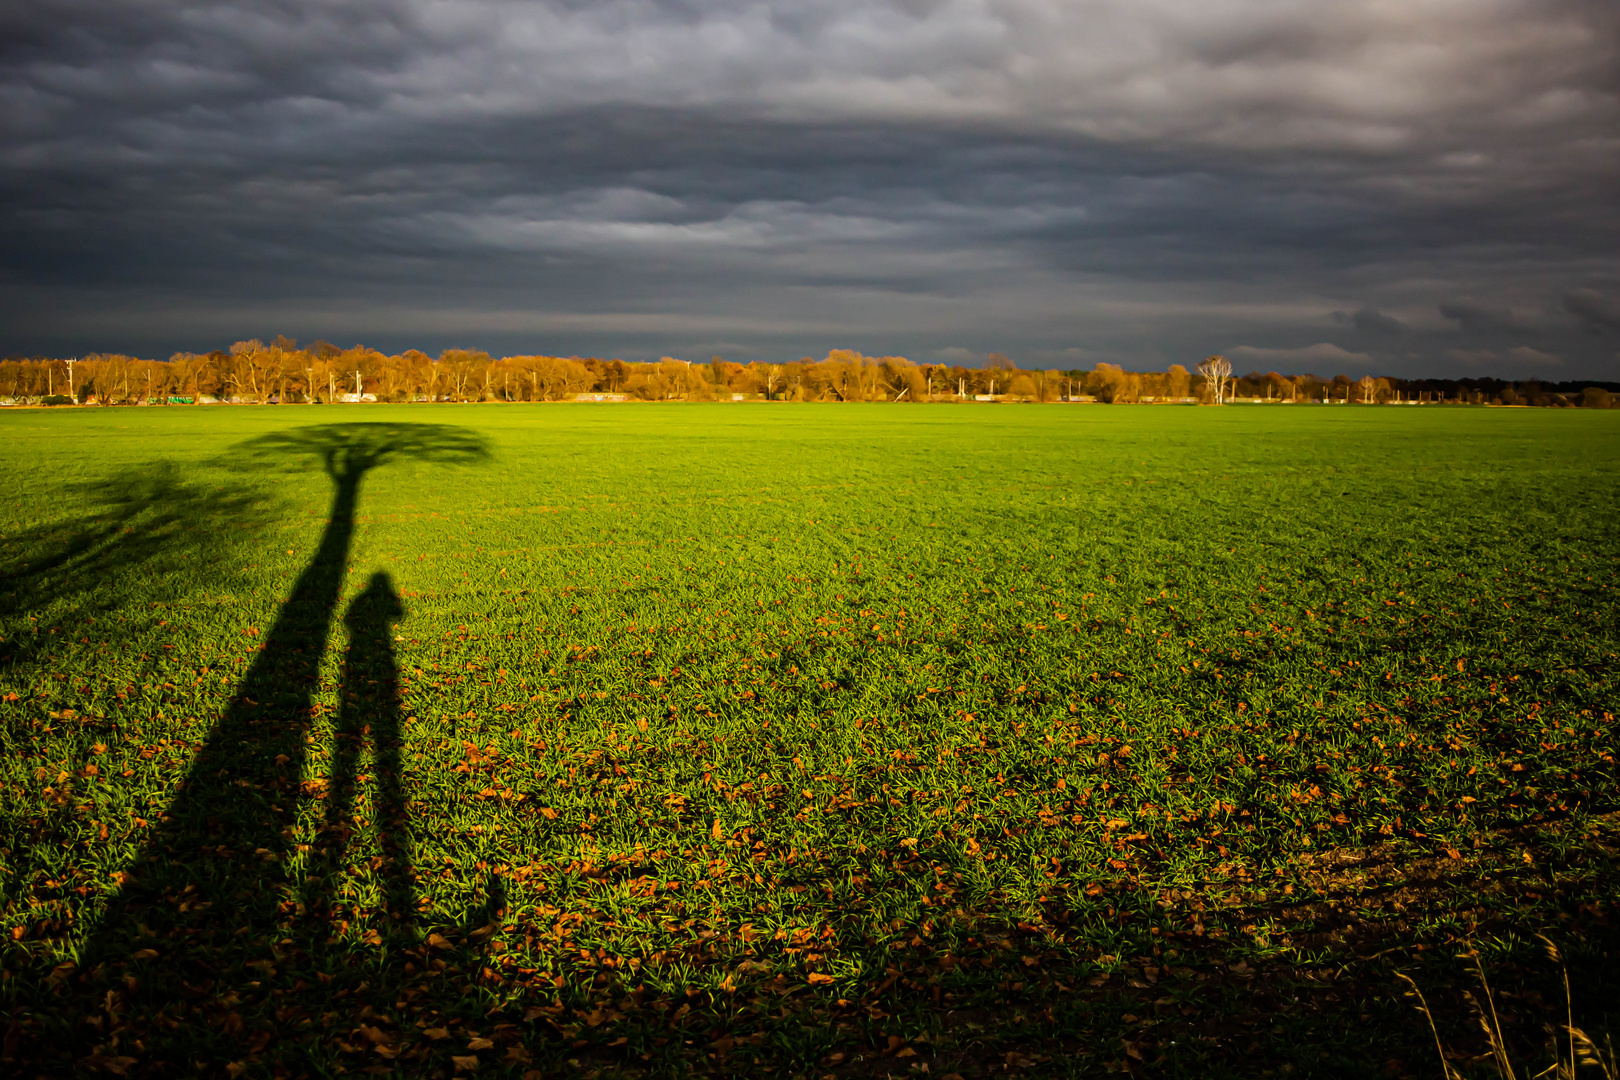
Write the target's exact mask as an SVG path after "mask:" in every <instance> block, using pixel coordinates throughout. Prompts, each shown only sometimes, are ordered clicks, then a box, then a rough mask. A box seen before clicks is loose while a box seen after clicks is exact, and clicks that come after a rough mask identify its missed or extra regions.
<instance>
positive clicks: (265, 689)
mask: <svg viewBox="0 0 1620 1080" xmlns="http://www.w3.org/2000/svg"><path fill="white" fill-rule="evenodd" d="M487 457H488V453H487V450H486V449H485V447H484V444H483V442H482V441H481V440H480V439H479V437H478V436H476V435H475V434H473V433H471V432H468V431H467V430H465V429H463V428H457V427H452V426H448V425H440V424H397V423H396V424H327V425H318V426H312V427H304V428H295V429H291V430H289V431H283V432H276V433H273V434H270V435H266V436H262V437H260V438H256V439H252V440H249V441H247V442H245V443H242V444H239V445H238V446H236V447H233V448H232V450H231V451H230V454H229V457H228V460H229V461H230V462H231V463H233V464H235V465H239V466H242V467H261V468H263V467H271V468H280V467H288V466H294V467H295V466H297V465H298V464H300V462H301V461H303V462H307V461H309V460H311V459H313V460H314V461H315V462H318V463H319V466H320V467H321V468H322V469H324V471H325V472H326V474H327V475H328V477H330V479H331V481H332V485H333V494H332V504H331V512H330V514H329V517H328V520H327V524H326V528H325V530H324V532H323V534H322V536H321V539H320V542H319V544H318V546H317V548H316V550H315V554H314V556H313V557H312V558H311V560H310V562H309V564H308V565H307V566H306V567H305V569H304V570H303V572H302V573H301V574H300V575H299V577H298V579H297V581H296V582H295V584H294V585H293V588H292V590H291V592H290V594H289V595H288V597H287V600H286V601H285V603H284V604H283V605H282V607H281V609H280V611H279V612H278V614H277V617H276V620H275V623H274V625H273V626H272V627H271V628H270V630H269V631H268V632H267V633H266V635H265V636H264V639H263V644H262V646H261V647H260V648H259V651H258V653H257V655H256V656H255V657H254V659H253V661H252V663H251V665H250V666H249V669H248V671H247V672H246V674H245V675H244V676H243V678H242V680H241V681H240V683H239V684H238V685H237V687H236V689H235V692H234V695H233V697H232V699H231V701H230V704H229V705H228V706H227V708H226V709H225V711H224V714H223V715H222V716H221V718H220V720H219V722H218V724H217V725H216V726H215V727H214V729H213V730H212V731H211V732H210V734H209V737H208V739H207V741H206V743H205V745H204V746H203V747H202V749H200V750H199V751H198V752H197V753H196V755H195V757H194V758H193V760H192V762H191V764H190V768H189V770H188V772H187V775H186V776H185V778H184V779H183V780H182V781H181V782H180V785H179V788H178V791H177V793H176V794H175V796H174V798H173V800H172V801H171V802H170V804H169V806H168V808H167V810H166V811H165V813H164V814H163V816H162V818H161V819H160V821H159V822H158V823H157V826H158V827H157V828H156V829H155V830H153V833H154V834H153V836H152V838H151V839H150V840H149V841H148V842H147V843H146V844H145V845H144V846H143V847H142V849H141V850H140V852H139V854H138V855H137V856H136V858H135V859H134V861H133V862H132V863H131V864H130V865H129V867H128V869H127V870H126V871H125V872H124V873H123V875H122V882H121V887H120V889H119V891H118V893H117V894H116V895H115V896H114V897H113V898H112V899H111V900H110V901H109V903H108V904H107V906H106V908H105V910H104V912H103V914H102V917H101V918H100V919H99V920H98V921H97V923H96V925H95V927H94V929H93V930H92V931H91V932H90V934H89V936H88V938H87V939H86V940H85V943H84V945H83V947H82V948H81V949H80V951H79V956H80V964H79V972H80V975H79V976H78V978H77V980H76V983H75V986H76V988H77V989H78V990H79V991H80V992H82V993H88V994H90V995H91V996H92V998H97V997H98V996H99V995H100V994H101V993H102V992H104V991H105V988H106V985H107V982H108V980H110V979H112V978H113V977H115V976H116V978H117V979H119V980H121V981H122V989H118V990H116V994H117V995H121V997H120V1007H121V1008H123V1009H125V1010H131V1011H138V1012H142V1013H147V1014H160V1013H164V1012H165V1010H168V1011H176V1010H178V1012H180V1013H182V1014H184V1013H188V1012H190V1011H193V1010H198V1011H200V1015H198V1016H196V1019H199V1020H201V1021H203V1022H201V1023H199V1024H198V1025H197V1029H196V1031H195V1032H194V1033H191V1034H188V1035H187V1038H185V1039H182V1040H181V1042H182V1043H188V1042H189V1043H191V1044H192V1045H194V1046H195V1047H196V1048H197V1049H198V1051H199V1053H203V1050H202V1048H203V1046H204V1045H206V1044H208V1041H209V1040H210V1039H217V1038H218V1037H219V1036H221V1035H224V1036H226V1037H227V1039H228V1041H233V1042H238V1043H239V1042H242V1041H243V1040H244V1039H245V1038H246V1036H244V1034H243V1033H242V1032H240V1031H233V1030H232V1025H233V1023H234V1024H235V1025H236V1026H237V1027H239V1026H240V1024H241V1020H240V1013H239V1012H238V1009H237V1006H239V1005H243V1004H244V1002H246V1000H247V999H248V998H249V997H260V998H262V997H265V996H266V995H268V994H269V993H270V992H271V990H270V980H269V979H268V977H265V973H266V972H269V971H271V970H273V969H274V967H275V965H276V964H278V963H282V962H283V961H284V960H285V959H286V957H287V955H288V952H287V951H288V949H293V950H297V949H299V948H301V947H302V944H307V943H300V942H299V941H298V940H296V938H289V937H287V936H286V935H287V934H288V933H290V932H293V925H294V920H293V919H292V918H291V917H292V915H293V913H294V911H295V910H296V906H297V903H298V901H299V899H300V897H301V896H302V895H305V894H306V890H305V888H304V885H305V884H307V883H295V882H293V881H291V880H290V874H289V871H288V866H289V864H290V863H292V862H293V858H292V857H293V856H294V855H295V854H297V852H296V851H295V840H294V826H295V824H296V822H297V820H298V817H299V814H300V810H301V809H302V807H303V806H304V805H305V804H307V802H308V800H309V799H311V798H314V797H316V796H318V795H319V794H321V791H320V785H318V784H315V783H310V782H305V781H303V779H302V778H303V774H304V771H305V758H306V756H307V754H308V752H309V750H310V748H311V742H312V740H311V738H310V736H309V729H310V725H311V720H312V718H313V716H314V714H315V711H316V710H315V695H316V690H317V682H318V679H319V675H320V669H321V665H322V660H323V658H324V656H325V653H326V649H327V646H328V638H329V635H330V630H331V626H332V623H333V620H334V616H335V614H336V612H337V608H338V605H339V602H340V600H341V598H342V592H343V582H344V579H345V577H346V573H347V561H348V554H349V548H350V543H351V540H352V539H353V534H354V528H355V525H354V522H355V509H356V506H357V505H358V501H359V496H360V489H361V484H362V481H363V480H364V478H365V476H366V475H367V474H368V473H369V472H370V471H371V470H373V469H376V468H378V467H381V466H382V465H385V464H387V463H389V462H392V461H398V460H403V459H412V460H419V461H431V462H439V463H444V464H473V463H477V462H480V461H482V460H485V459H486V458H487ZM120 520H122V519H119V518H117V517H116V516H115V517H114V518H113V519H111V520H109V521H108V522H107V523H105V525H104V526H103V529H102V531H103V532H107V533H111V532H113V531H116V530H117V529H118V528H119V524H118V522H119V521H120ZM101 543H102V544H103V546H105V544H106V542H105V541H101ZM84 550H85V552H87V553H93V552H95V551H98V550H99V548H97V547H96V546H95V543H94V542H93V543H91V544H90V545H89V546H87V547H85V548H84ZM159 550H160V549H159V548H158V547H157V545H156V544H155V543H154V554H156V553H157V552H158V551H159ZM95 557H98V558H99V557H101V556H95ZM107 557H111V556H110V555H109V556H107ZM73 558H77V559H80V561H81V562H83V561H85V559H86V556H85V555H75V556H72V557H71V558H70V559H69V560H57V561H56V563H55V564H53V565H54V566H56V567H57V568H58V569H60V568H63V567H66V566H67V565H69V563H70V562H71V561H72V559H73ZM53 572H56V571H53ZM401 614H402V611H401V608H400V606H399V600H398V597H397V596H396V595H395V593H394V590H393V588H392V585H391V584H390V582H389V581H388V578H387V576H386V575H383V574H379V575H377V576H376V577H374V578H373V579H372V581H371V584H370V586H369V587H368V588H367V589H366V590H365V591H364V592H363V593H362V594H361V595H360V596H359V597H357V598H356V599H355V601H354V603H353V605H352V607H351V608H350V611H349V615H348V620H347V621H348V628H349V632H350V641H351V644H350V651H349V654H348V656H347V658H346V661H345V665H344V669H343V678H344V699H343V706H342V709H341V711H340V714H339V719H338V728H339V737H338V745H337V747H335V753H334V761H333V766H332V775H331V779H330V780H329V782H328V783H329V789H328V790H329V794H328V795H327V798H328V799H329V800H330V802H329V807H330V808H329V809H328V811H327V815H326V823H327V828H326V830H325V832H326V834H327V835H328V836H329V837H333V838H341V837H342V836H343V835H344V834H345V833H346V832H347V831H348V830H350V829H351V828H352V811H353V802H354V798H355V785H356V780H357V779H358V777H357V771H358V753H359V749H360V740H361V739H363V738H366V737H367V736H368V735H369V737H370V739H371V740H372V744H373V746H374V748H375V758H376V771H377V776H378V793H379V794H378V808H377V809H378V812H377V819H378V823H379V826H380V828H381V831H382V845H383V850H384V855H383V856H382V861H383V866H384V877H385V879H386V881H387V882H388V884H387V886H386V888H385V892H386V893H387V896H388V908H389V910H390V911H391V912H393V913H394V914H396V916H398V917H399V918H401V919H404V918H406V917H407V916H408V914H409V912H410V906H411V890H410V886H409V882H410V877H411V867H410V842H409V831H408V822H406V821H405V797H404V792H403V788H402V781H401V777H400V761H399V738H400V731H399V688H398V673H397V670H396V668H395V663H394V654H393V648H392V644H391V642H390V633H391V629H390V626H391V623H392V622H393V621H394V620H397V619H398V618H399V617H400V615H401ZM368 729H369V731H368ZM343 846H344V844H343V843H341V842H340V843H337V844H335V845H334V846H333V847H332V849H331V850H330V851H328V852H324V853H322V855H321V857H320V858H318V859H317V862H318V863H320V864H321V865H322V866H323V867H324V868H326V870H327V872H326V873H324V874H322V875H319V876H320V878H321V883H319V884H318V885H317V888H316V889H315V891H314V892H313V893H310V894H308V895H310V896H311V897H312V898H313V899H315V901H316V903H317V905H329V904H330V897H329V895H327V894H328V891H329V889H330V885H329V884H328V883H329V882H330V880H331V878H332V877H333V873H332V869H334V868H335V860H336V859H338V858H339V857H341V855H342V852H343ZM278 938H279V939H278ZM137 973H138V975H137ZM114 985H115V986H116V985H118V984H114ZM59 989H61V990H64V991H65V990H66V987H60V988H59ZM108 1000H109V1001H111V1000H112V999H111V998H109V999H108ZM63 1004H64V1006H66V1003H65V1002H64V1003H63ZM95 1007H97V1006H94V1005H92V1006H91V1008H90V1011H94V1008H95ZM106 1009H107V1011H109V1012H110V1011H111V1005H107V1006H106ZM60 1011H61V1013H62V1015H61V1016H60V1017H54V1018H51V1019H52V1020H54V1022H56V1023H58V1024H61V1025H63V1026H62V1027H61V1028H59V1029H58V1030H59V1031H65V1032H66V1033H69V1034H71V1031H72V1028H71V1024H72V1023H73V1018H72V1015H71V1014H72V1013H73V1012H74V1011H75V1010H74V1009H72V1008H68V1007H64V1008H63V1009H61V1010H60ZM233 1017H235V1019H234V1020H233V1019H232V1018H233ZM211 1029H217V1030H211ZM215 1052H217V1046H216V1047H215V1051H214V1052H208V1053H204V1056H205V1057H212V1056H214V1053H215Z"/></svg>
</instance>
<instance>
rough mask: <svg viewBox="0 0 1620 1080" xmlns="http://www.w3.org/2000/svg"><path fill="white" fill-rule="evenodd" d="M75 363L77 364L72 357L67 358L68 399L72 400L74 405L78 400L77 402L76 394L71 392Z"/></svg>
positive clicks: (77, 396)
mask: <svg viewBox="0 0 1620 1080" xmlns="http://www.w3.org/2000/svg"><path fill="white" fill-rule="evenodd" d="M76 363H78V361H77V360H75V359H74V358H73V357H71V356H70V357H68V358H67V369H68V397H70V398H72V399H73V401H74V402H75V403H77V402H78V400H79V395H77V394H75V393H74V392H73V365H74V364H76Z"/></svg>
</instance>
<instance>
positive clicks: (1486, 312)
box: [1439, 300, 1539, 333]
mask: <svg viewBox="0 0 1620 1080" xmlns="http://www.w3.org/2000/svg"><path fill="white" fill-rule="evenodd" d="M1439 311H1440V314H1442V315H1444V316H1445V317H1446V318H1448V319H1451V320H1453V321H1455V322H1456V323H1458V324H1459V325H1460V326H1462V328H1463V329H1465V330H1474V331H1482V332H1491V331H1499V330H1516V331H1520V332H1525V333H1534V332H1535V331H1536V330H1537V329H1539V326H1538V324H1537V322H1536V320H1535V319H1533V318H1531V317H1530V316H1527V315H1524V314H1521V313H1518V312H1515V311H1512V310H1510V309H1508V308H1505V307H1495V306H1492V305H1489V304H1482V303H1480V302H1478V301H1476V300H1446V301H1444V302H1442V303H1441V304H1440V305H1439Z"/></svg>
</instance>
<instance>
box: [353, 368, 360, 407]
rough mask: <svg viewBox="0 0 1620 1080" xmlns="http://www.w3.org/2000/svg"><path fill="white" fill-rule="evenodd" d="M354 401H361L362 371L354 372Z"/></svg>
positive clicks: (357, 369) (356, 370)
mask: <svg viewBox="0 0 1620 1080" xmlns="http://www.w3.org/2000/svg"><path fill="white" fill-rule="evenodd" d="M354 400H356V401H359V400H360V369H359V368H356V369H355V371H354Z"/></svg>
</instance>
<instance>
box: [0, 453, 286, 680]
mask: <svg viewBox="0 0 1620 1080" xmlns="http://www.w3.org/2000/svg"><path fill="white" fill-rule="evenodd" d="M62 500H63V502H64V503H66V504H68V505H72V506H74V507H77V508H79V509H80V511H81V512H80V513H79V514H77V515H76V516H73V517H70V518H68V519H65V520H60V521H54V522H49V523H46V524H41V525H36V526H34V527H33V528H30V529H27V530H24V531H21V532H16V533H11V534H9V535H6V536H4V537H0V582H3V584H0V638H3V640H0V670H3V669H5V668H7V667H10V666H13V665H16V664H20V663H26V662H27V661H28V660H30V659H31V658H33V657H34V656H35V655H36V654H37V652H38V649H39V648H40V646H41V645H42V644H44V643H45V642H46V640H47V638H48V630H49V626H45V625H43V621H44V619H48V620H49V621H50V622H52V623H57V624H60V623H63V622H68V621H72V622H83V621H84V620H85V619H89V618H96V617H98V616H100V615H101V614H103V613H108V612H112V611H117V610H119V609H120V608H123V607H125V606H126V605H127V604H129V603H130V602H131V601H132V600H133V599H135V597H136V596H137V594H139V595H141V596H146V597H166V598H169V597H174V596H176V595H178V594H182V593H184V592H185V591H187V589H188V588H190V587H192V586H195V585H197V584H200V583H203V582H205V581H207V582H211V583H213V584H225V583H226V582H225V581H224V580H223V577H224V575H226V574H228V573H229V570H228V568H229V567H232V566H234V565H236V562H237V560H236V559H235V558H234V557H233V554H234V552H235V551H236V550H237V549H238V548H240V547H241V546H242V545H243V544H244V543H246V542H247V541H248V540H250V539H251V538H252V537H253V536H254V535H256V534H257V533H258V532H260V531H262V529H263V528H264V527H265V526H267V525H268V524H269V523H270V521H271V517H272V511H273V510H274V509H275V505H274V501H273V500H272V499H271V498H270V497H268V496H267V495H266V494H265V493H264V491H263V489H262V486H261V485H259V484H252V485H239V486H237V487H234V488H230V489H224V490H221V489H218V488H210V487H209V486H207V485H204V484H201V483H198V482H196V481H195V480H192V479H189V478H187V477H186V476H184V475H183V473H182V470H181V467H180V466H178V465H176V464H175V463H174V462H172V461H160V462H157V463H156V464H153V465H149V466H145V467H142V468H129V469H122V470H119V471H118V472H115V473H113V474H111V475H110V476H107V477H105V478H102V479H98V480H91V481H83V482H80V483H76V484H73V485H71V486H69V487H68V488H67V490H66V491H65V492H64V494H63V496H62ZM222 568H226V569H223V570H222ZM36 618H40V619H41V625H35V619H36ZM42 630H43V631H46V632H47V633H43V634H42V633H41V631H42Z"/></svg>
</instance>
